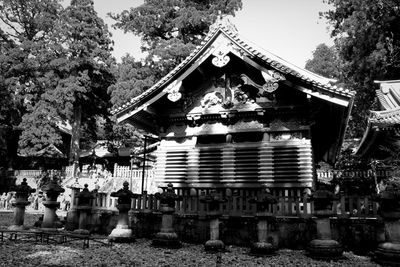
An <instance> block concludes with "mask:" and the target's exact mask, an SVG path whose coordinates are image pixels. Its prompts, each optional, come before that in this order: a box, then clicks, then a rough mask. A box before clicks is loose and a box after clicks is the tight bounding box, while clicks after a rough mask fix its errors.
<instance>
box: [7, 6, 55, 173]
mask: <svg viewBox="0 0 400 267" xmlns="http://www.w3.org/2000/svg"><path fill="white" fill-rule="evenodd" d="M60 10H61V5H59V3H58V2H57V1H55V0H43V1H39V0H29V1H22V0H21V1H15V0H3V1H1V2H0V21H1V22H0V23H1V24H2V27H1V29H0V49H1V53H0V88H1V89H0V90H1V91H0V102H1V103H0V106H1V108H0V124H1V125H2V128H3V130H4V134H5V135H6V138H3V140H4V141H5V142H4V143H5V144H7V145H8V147H4V146H3V149H2V150H3V152H4V153H5V154H6V155H7V158H8V159H7V161H9V158H10V157H11V158H12V155H16V151H14V150H16V149H17V147H14V148H13V149H11V150H12V151H11V150H10V146H9V144H10V143H13V142H10V141H11V139H10V138H11V137H12V138H13V139H14V137H15V136H16V135H17V134H16V131H15V128H16V126H18V125H19V123H20V122H21V119H22V116H23V114H25V113H26V112H27V109H28V108H29V104H30V103H31V102H32V101H36V100H37V99H38V96H39V95H40V94H41V93H43V91H44V89H45V86H44V84H43V83H42V81H41V80H40V77H41V75H42V73H43V71H44V70H45V68H46V66H48V64H46V63H47V62H48V60H51V59H52V55H51V52H50V50H49V49H45V47H48V46H49V45H48V44H49V43H52V42H51V35H52V32H53V28H54V24H53V22H54V21H56V20H57V17H58V13H59V12H60ZM3 137H4V136H3ZM8 167H11V166H8Z"/></svg>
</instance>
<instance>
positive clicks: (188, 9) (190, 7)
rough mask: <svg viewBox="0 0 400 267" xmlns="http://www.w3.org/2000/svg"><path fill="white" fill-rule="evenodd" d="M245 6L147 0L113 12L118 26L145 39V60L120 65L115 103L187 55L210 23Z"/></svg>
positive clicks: (236, 0) (231, 1) (234, 0)
mask: <svg viewBox="0 0 400 267" xmlns="http://www.w3.org/2000/svg"><path fill="white" fill-rule="evenodd" d="M241 7H242V3H241V0H227V1H219V0H206V1H198V0H189V1H181V0H166V1H158V0H145V1H144V4H143V5H141V6H139V7H136V8H132V9H130V10H129V11H128V10H125V11H123V12H122V13H121V14H111V16H112V17H113V18H114V19H115V20H116V21H117V22H116V24H115V25H114V26H115V27H117V28H120V29H123V30H124V31H125V32H131V33H133V34H136V35H139V36H141V38H142V51H143V52H145V53H146V54H147V56H146V58H145V59H144V60H143V61H142V62H135V60H134V59H133V58H130V57H126V58H124V59H123V61H122V63H121V64H120V66H119V70H120V71H119V72H118V73H119V74H118V82H117V83H116V84H115V85H114V86H112V87H110V93H111V101H112V103H113V105H115V106H120V105H121V104H122V103H124V102H125V101H126V100H127V98H126V96H128V99H129V97H132V96H135V95H137V94H139V93H141V92H142V91H143V90H146V89H147V88H149V86H151V85H153V84H154V83H155V82H156V81H158V80H159V79H160V78H161V77H163V76H164V75H165V74H167V73H168V72H169V71H170V70H171V69H172V68H173V67H175V66H176V65H178V64H179V63H180V62H181V61H182V60H183V59H184V58H186V57H187V56H188V55H189V54H190V52H191V51H193V49H194V48H195V46H196V45H198V44H200V42H201V40H202V38H203V37H204V36H205V35H206V34H207V32H208V29H209V26H210V25H211V24H212V23H213V22H214V21H215V20H216V18H217V16H218V14H219V12H220V13H221V14H229V15H234V14H235V12H236V11H238V10H239V9H240V8H241Z"/></svg>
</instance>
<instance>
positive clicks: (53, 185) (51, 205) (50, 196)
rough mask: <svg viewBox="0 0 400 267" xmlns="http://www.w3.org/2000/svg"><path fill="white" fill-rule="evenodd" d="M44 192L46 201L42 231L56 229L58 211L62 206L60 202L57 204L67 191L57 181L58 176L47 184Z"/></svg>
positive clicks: (44, 202)
mask: <svg viewBox="0 0 400 267" xmlns="http://www.w3.org/2000/svg"><path fill="white" fill-rule="evenodd" d="M42 190H43V191H44V192H45V193H46V197H47V198H46V201H43V205H44V207H45V209H44V215H43V222H42V229H55V228H56V225H55V222H56V221H57V214H56V210H57V208H58V207H59V206H60V202H57V198H58V196H59V195H60V194H61V193H63V192H64V191H65V189H64V188H62V187H61V186H60V185H59V184H58V183H57V180H56V176H54V177H53V179H52V180H50V182H49V183H47V184H46V185H45V186H44V187H43V188H42Z"/></svg>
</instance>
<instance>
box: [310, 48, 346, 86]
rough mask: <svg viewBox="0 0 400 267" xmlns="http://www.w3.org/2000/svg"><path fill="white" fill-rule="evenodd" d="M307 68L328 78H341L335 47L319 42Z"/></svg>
mask: <svg viewBox="0 0 400 267" xmlns="http://www.w3.org/2000/svg"><path fill="white" fill-rule="evenodd" d="M305 69H306V70H309V71H312V72H314V73H316V74H319V75H321V76H324V77H326V78H332V79H337V78H339V75H340V72H339V61H338V57H337V52H336V50H335V47H334V46H331V47H329V46H327V45H326V44H319V45H318V46H317V48H316V49H315V50H314V51H313V58H312V59H309V60H307V62H306V66H305Z"/></svg>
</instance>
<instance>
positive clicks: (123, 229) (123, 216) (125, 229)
mask: <svg viewBox="0 0 400 267" xmlns="http://www.w3.org/2000/svg"><path fill="white" fill-rule="evenodd" d="M111 196H112V197H117V198H118V204H117V209H118V211H119V214H118V223H117V226H116V227H115V228H114V230H112V232H111V234H110V235H109V236H108V239H109V240H110V241H113V242H133V241H134V240H135V239H134V237H133V235H132V229H130V228H129V224H128V221H129V220H128V212H129V210H130V209H131V205H132V198H138V195H137V194H134V193H132V191H131V190H129V183H128V182H127V181H125V182H124V183H123V188H122V189H120V190H118V191H117V192H112V193H111Z"/></svg>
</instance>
